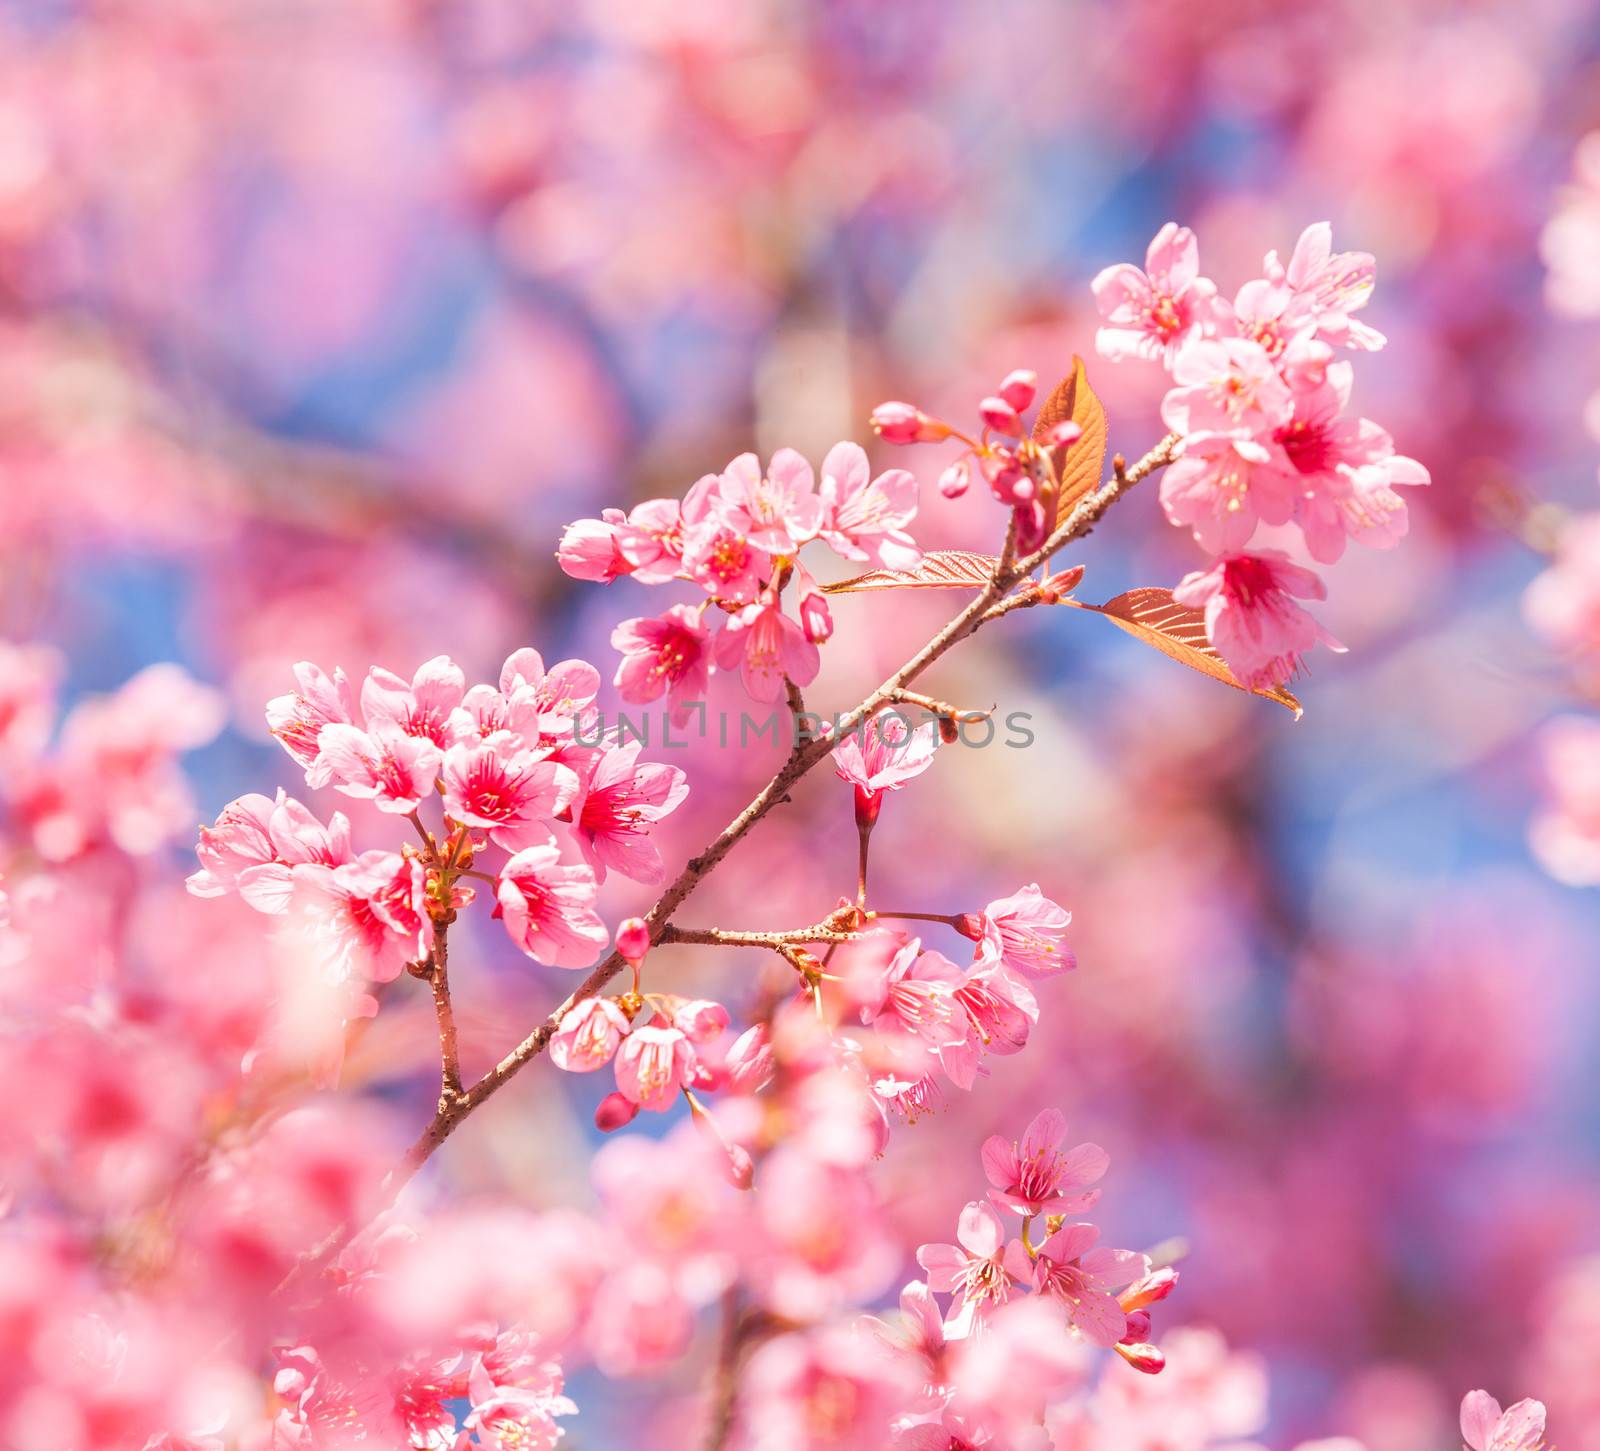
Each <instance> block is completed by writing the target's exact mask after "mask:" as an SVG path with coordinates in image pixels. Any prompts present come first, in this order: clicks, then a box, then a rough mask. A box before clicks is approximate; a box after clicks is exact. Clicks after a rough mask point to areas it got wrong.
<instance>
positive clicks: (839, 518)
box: [821, 443, 922, 569]
mask: <svg viewBox="0 0 1600 1451" xmlns="http://www.w3.org/2000/svg"><path fill="white" fill-rule="evenodd" d="M822 501H823V505H824V514H823V520H822V533H821V537H822V539H823V540H824V541H826V543H827V544H828V545H829V547H830V548H832V549H833V550H834V552H835V553H837V554H840V555H842V556H843V557H844V558H846V559H859V560H862V561H865V562H867V563H870V564H876V565H881V566H882V567H883V568H884V569H910V568H912V567H913V566H914V565H915V564H916V563H917V561H918V560H920V559H921V558H922V551H921V549H919V548H918V547H917V542H916V540H914V539H913V538H912V537H911V536H910V534H908V533H907V532H906V529H907V526H908V525H909V524H910V523H911V521H912V520H913V519H915V518H916V516H917V481H916V479H915V478H914V477H913V476H912V475H911V474H910V473H908V472H907V471H906V470H905V469H889V470H888V471H887V472H885V473H881V474H879V475H878V476H877V478H873V477H872V468H871V465H870V464H868V462H867V455H866V451H865V450H864V449H863V448H862V447H861V445H860V444H856V443H836V444H834V446H833V447H832V448H830V449H829V450H828V455H827V457H826V458H824V459H823V460H822Z"/></svg>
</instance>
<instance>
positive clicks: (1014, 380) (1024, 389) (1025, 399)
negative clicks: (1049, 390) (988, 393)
mask: <svg viewBox="0 0 1600 1451" xmlns="http://www.w3.org/2000/svg"><path fill="white" fill-rule="evenodd" d="M1038 390H1039V375H1038V374H1037V373H1035V372H1034V371H1033V369H1032V368H1017V369H1015V370H1013V371H1012V372H1010V373H1007V374H1006V376H1005V381H1004V382H1002V383H1001V384H1000V396H1001V397H1002V398H1003V399H1005V401H1006V402H1007V403H1009V404H1010V405H1011V406H1012V407H1013V408H1015V409H1016V410H1017V412H1018V413H1021V412H1022V410H1023V409H1024V408H1026V407H1027V406H1028V405H1029V404H1030V403H1032V402H1033V395H1034V394H1035V393H1036V392H1038Z"/></svg>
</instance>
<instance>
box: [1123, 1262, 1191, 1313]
mask: <svg viewBox="0 0 1600 1451" xmlns="http://www.w3.org/2000/svg"><path fill="white" fill-rule="evenodd" d="M1177 1283H1178V1272H1177V1271H1176V1270H1175V1269H1173V1268H1172V1266H1171V1265H1168V1266H1167V1267H1166V1268H1165V1269H1160V1270H1152V1271H1151V1272H1150V1273H1149V1274H1148V1275H1146V1276H1145V1277H1144V1278H1143V1279H1141V1280H1135V1281H1134V1282H1133V1283H1132V1284H1131V1285H1129V1286H1128V1288H1127V1289H1126V1290H1124V1291H1123V1292H1122V1293H1121V1294H1120V1295H1118V1296H1117V1303H1118V1304H1119V1305H1121V1306H1122V1308H1123V1309H1124V1310H1126V1311H1129V1312H1132V1311H1134V1310H1142V1309H1144V1307H1145V1306H1146V1305H1154V1304H1155V1303H1156V1302H1157V1301H1158V1300H1165V1299H1166V1298H1167V1296H1168V1295H1170V1294H1171V1293H1172V1291H1173V1289H1174V1287H1175V1286H1176V1285H1177Z"/></svg>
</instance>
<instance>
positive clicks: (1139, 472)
mask: <svg viewBox="0 0 1600 1451" xmlns="http://www.w3.org/2000/svg"><path fill="white" fill-rule="evenodd" d="M1178 443H1179V439H1178V436H1177V435H1176V434H1168V435H1167V437H1166V438H1164V439H1162V440H1161V442H1160V443H1158V444H1157V445H1156V446H1155V447H1154V448H1153V449H1151V450H1150V452H1149V453H1147V454H1146V455H1145V456H1144V457H1143V458H1141V459H1140V460H1139V461H1138V462H1137V463H1135V464H1134V465H1133V466H1132V467H1130V468H1128V469H1127V470H1126V471H1125V472H1118V473H1117V474H1116V475H1114V476H1113V477H1112V478H1111V479H1109V480H1107V481H1106V482H1105V483H1104V484H1102V485H1101V486H1100V488H1098V489H1097V490H1095V492H1094V493H1092V494H1087V495H1085V496H1084V497H1083V498H1082V499H1080V500H1079V501H1078V503H1077V505H1076V506H1075V507H1074V508H1073V509H1072V512H1071V513H1070V514H1068V516H1067V517H1066V518H1065V519H1064V520H1062V521H1061V522H1060V524H1058V525H1057V526H1056V528H1055V529H1054V530H1053V531H1052V532H1051V534H1050V535H1049V537H1048V538H1046V539H1045V541H1044V543H1043V544H1041V545H1040V546H1039V547H1038V548H1037V549H1036V550H1034V551H1033V552H1032V553H1031V554H1027V555H1024V556H1022V557H1021V558H1016V557H1014V556H1015V548H1014V543H1013V538H1014V533H1015V519H1014V518H1013V520H1012V525H1011V530H1010V531H1009V532H1008V536H1007V548H1006V551H1005V553H1004V555H1002V557H1001V560H1000V562H999V564H998V565H997V567H996V569H995V574H994V577H993V578H992V579H991V580H990V581H989V583H988V584H987V585H986V586H984V588H983V589H981V590H979V591H978V593H977V594H976V595H975V596H974V597H973V599H972V600H971V601H970V602H969V603H968V604H967V606H966V607H965V608H964V609H963V610H962V611H961V612H960V613H959V614H958V615H957V616H956V617H955V618H954V619H953V620H951V621H950V622H949V623H948V624H947V625H945V626H944V628H943V629H941V630H939V631H938V633H937V634H935V635H934V636H933V638H932V639H930V640H929V641H928V642H927V643H926V644H925V645H924V646H923V647H922V648H921V649H920V650H918V651H917V652H916V654H914V655H913V656H912V657H911V658H910V659H909V660H907V661H906V662H905V664H904V665H902V666H901V667H900V668H899V669H898V670H896V671H895V672H894V673H893V674H892V675H890V676H889V678H888V679H887V680H885V681H884V682H883V683H882V684H881V685H879V686H878V688H877V689H876V690H874V691H872V692H871V693H870V694H869V695H867V697H866V698H865V699H864V700H863V701H862V702H861V703H860V704H859V705H857V706H856V707H855V708H854V709H853V710H851V711H850V712H848V713H847V714H846V715H844V716H842V717H840V719H839V721H838V724H837V733H838V735H839V736H841V737H842V736H845V735H848V734H849V733H850V732H851V731H852V730H854V729H855V728H856V727H857V726H858V725H860V724H861V723H862V722H863V721H865V720H866V719H867V718H868V717H869V716H871V715H872V714H873V713H874V712H875V711H877V710H879V709H880V708H882V707H883V706H885V705H889V704H891V703H892V702H893V701H894V699H895V698H896V695H897V694H898V693H899V692H901V691H904V690H905V689H906V687H907V686H909V685H910V684H911V682H912V681H914V680H915V679H917V677H918V676H920V675H921V674H922V672H923V671H924V670H926V669H927V668H928V667H929V666H930V665H932V664H933V663H934V661H936V660H938V659H939V658H940V657H941V656H943V655H944V654H945V653H946V652H947V651H949V650H950V649H951V648H952V647H953V646H955V645H957V644H959V643H960V642H961V641H963V640H965V639H967V638H968V637H969V636H971V635H973V634H975V633H976V632H977V631H978V630H979V629H981V628H982V626H983V625H984V624H985V623H986V622H987V620H988V618H989V612H990V610H991V609H992V608H993V607H994V606H995V605H996V604H997V603H998V602H999V601H1001V600H1002V599H1004V598H1005V596H1006V595H1008V594H1009V593H1010V591H1011V590H1013V589H1014V588H1015V587H1016V586H1017V585H1018V584H1020V583H1021V582H1022V581H1023V580H1024V579H1026V578H1027V576H1028V575H1029V574H1031V573H1032V572H1033V571H1034V570H1035V569H1037V568H1038V567H1039V565H1041V564H1043V563H1044V562H1045V561H1046V560H1048V559H1050V558H1051V556H1052V555H1054V554H1055V553H1056V552H1057V551H1058V550H1060V549H1062V548H1063V547H1065V546H1066V545H1067V544H1070V543H1071V542H1072V541H1074V540H1076V539H1081V538H1082V537H1083V536H1084V535H1086V534H1087V533H1088V532H1089V531H1090V530H1091V529H1092V528H1093V527H1094V526H1095V525H1096V524H1097V523H1099V521H1100V519H1101V517H1102V516H1103V515H1104V514H1105V512H1106V510H1107V509H1109V508H1110V507H1111V506H1112V505H1113V504H1114V503H1116V501H1117V500H1118V499H1119V498H1121V497H1122V495H1123V494H1124V493H1126V492H1127V491H1128V490H1129V489H1130V488H1132V487H1133V486H1134V485H1135V484H1137V483H1138V482H1139V481H1140V480H1141V479H1143V478H1145V477H1146V476H1147V475H1149V474H1151V473H1154V472H1155V470H1156V469H1158V468H1161V467H1162V466H1163V465H1165V464H1168V463H1171V462H1172V459H1173V457H1174V454H1175V452H1176V450H1177V447H1178ZM832 749H833V737H831V736H829V737H823V738H820V739H817V740H812V741H804V742H802V741H799V740H797V741H795V742H794V745H793V747H792V748H791V750H790V752H789V755H788V758H787V759H786V760H785V761H784V763H783V765H782V766H780V767H779V768H778V772H777V774H776V775H774V776H773V778H772V779H771V780H770V781H769V782H768V783H767V784H766V785H765V786H763V787H762V788H761V790H760V791H759V792H757V793H756V795H755V797H754V799H753V800H752V801H751V802H750V804H749V805H748V806H746V807H745V808H744V810H743V811H741V812H740V813H739V814H738V815H737V816H735V817H734V818H733V820H732V821H730V822H729V823H728V824H727V825H726V826H725V827H723V829H722V830H721V831H720V832H718V833H717V835H716V836H715V837H713V838H712V840H711V841H710V843H708V844H707V846H706V847H705V849H704V850H703V851H701V852H700V853H699V855H697V856H695V857H692V858H690V860H689V862H688V863H687V864H686V865H685V867H684V868H683V870H682V871H681V872H679V873H678V875H677V876H676V877H675V878H674V879H673V880H672V882H671V883H670V884H669V885H668V886H667V888H666V890H665V891H663V892H662V894H661V896H660V897H659V898H658V899H657V900H656V903H655V905H654V906H653V907H651V909H650V910H649V912H647V913H646V914H645V918H644V921H645V924H646V926H647V927H648V928H649V930H650V940H651V942H653V943H656V942H660V941H661V940H662V938H663V936H664V935H665V933H666V930H667V926H668V923H669V922H670V920H671V918H672V914H673V913H674V912H676V911H677V910H678V908H679V907H681V906H682V905H683V903H684V901H685V900H686V899H687V898H688V897H689V896H690V894H691V893H693V892H694V891H695V889H696V888H697V887H698V886H699V885H700V883H701V882H703V881H704V880H705V879H706V877H707V876H709V875H710V874H711V872H712V871H714V870H715V869H716V867H717V866H718V865H719V864H720V863H721V861H722V859H723V858H724V857H725V856H727V855H728V853H729V852H730V851H732V850H733V848H734V847H735V846H736V845H738V843H739V842H740V841H742V840H743V839H744V837H745V835H746V834H747V833H748V832H749V831H750V829H751V828H752V827H753V826H755V824H756V823H757V822H758V821H760V820H761V819H762V818H763V817H764V816H765V815H766V814H767V813H768V812H769V811H771V810H772V808H773V807H774V806H776V805H777V804H778V803H779V802H781V801H783V800H785V799H786V798H787V796H788V794H789V790H790V788H791V787H793V786H794V784H795V783H796V782H797V781H799V779H800V778H801V777H802V776H804V775H805V774H806V772H808V771H809V770H811V769H812V767H814V766H816V765H817V764H819V763H820V762H821V761H822V760H823V759H824V758H825V757H827V756H828V755H829V754H830V753H831V751H832ZM626 965H627V964H626V962H625V960H624V958H623V956H622V954H621V953H620V952H612V953H611V954H610V955H609V956H607V957H606V958H604V959H603V960H602V961H601V962H600V964H599V965H598V966H597V967H595V968H594V970H593V971H592V972H590V974H589V975H588V977H586V978H585V979H584V980H583V982H582V983H581V984H579V986H578V987H577V989H576V990H575V991H574V992H573V993H571V994H570V995H569V996H568V997H567V998H566V1000H565V1001H564V1002H563V1003H562V1004H561V1006H560V1007H558V1008H557V1009H556V1010H555V1011H554V1012H553V1013H551V1014H550V1016H549V1017H548V1018H546V1019H545V1021H544V1022H542V1023H540V1024H539V1025H538V1026H537V1027H536V1028H534V1029H533V1030H532V1032H530V1033H529V1034H528V1036H527V1037H525V1038H524V1039H523V1040H522V1041H521V1042H520V1043H518V1044H517V1046H516V1047H515V1048H513V1049H512V1050H511V1051H510V1052H509V1053H507V1054H506V1056H505V1057H504V1058H502V1059H501V1060H500V1061H499V1062H498V1063H497V1064H495V1066H494V1067H493V1068H491V1069H490V1070H489V1071H488V1072H487V1073H485V1074H484V1075H483V1077H482V1078H480V1079H479V1080H478V1081H477V1082H476V1083H474V1084H473V1085H472V1087H471V1088H468V1089H466V1090H465V1091H464V1092H462V1093H459V1094H457V1095H455V1096H454V1097H453V1098H452V1099H451V1100H450V1101H449V1102H448V1103H446V1102H444V1101H443V1100H442V1099H441V1102H440V1105H439V1111H438V1112H437V1113H436V1114H435V1115H434V1117H433V1121H432V1122H431V1123H430V1124H429V1125H428V1126H427V1128H425V1129H424V1130H423V1132H422V1134H421V1135H420V1136H419V1137H418V1138H417V1141H416V1142H415V1143H414V1144H413V1145H412V1146H411V1148H410V1149H409V1150H408V1151H407V1153H406V1156H405V1159H404V1160H403V1161H402V1162H401V1164H400V1165H399V1167H398V1168H396V1170H395V1171H394V1173H393V1174H391V1175H390V1177H389V1180H388V1182H387V1184H386V1186H385V1187H386V1191H387V1193H388V1194H389V1195H393V1194H394V1193H397V1192H398V1191H399V1189H400V1188H401V1187H402V1186H403V1185H404V1184H405V1183H406V1182H407V1181H408V1180H409V1179H410V1178H411V1177H412V1175H414V1174H415V1173H416V1171H417V1170H418V1169H419V1168H420V1167H421V1166H422V1165H423V1164H424V1163H426V1162H427V1160H428V1159H429V1158H430V1157H431V1156H432V1155H433V1153H434V1152H435V1151H436V1150H437V1149H438V1148H439V1146H440V1145H441V1144H443V1143H444V1141H445V1140H446V1139H447V1138H449V1137H450V1135H451V1134H452V1133H454V1132H455V1130H456V1128H457V1126H458V1125H459V1124H460V1123H461V1122H462V1120H463V1119H465V1118H466V1117H467V1116H468V1115H470V1114H471V1113H473V1112H474V1111H476V1110H477V1109H478V1108H480V1107H482V1105H483V1104H485V1103H486V1102H488V1100H489V1099H490V1098H492V1097H493V1096H494V1095H495V1094H496V1093H498V1092H499V1091H500V1090H501V1089H502V1088H504V1087H505V1085H506V1084H507V1083H509V1082H510V1081H511V1080H512V1078H514V1077H515V1076H516V1074H517V1073H518V1072H519V1071H520V1070H521V1069H522V1068H523V1066H524V1065H525V1064H527V1063H529V1062H530V1061H532V1060H533V1059H534V1058H536V1057H538V1056H539V1054H540V1053H542V1052H543V1051H544V1049H545V1046H546V1044H548V1043H549V1041H550V1039H551V1037H553V1036H554V1034H555V1031H556V1028H557V1027H558V1026H559V1025H560V1022H561V1019H562V1018H563V1017H565V1016H566V1014H567V1013H568V1012H570V1011H571V1010H572V1008H573V1007H574V1006H576V1005H577V1004H578V1003H580V1002H582V1001H583V999H584V998H588V997H593V996H594V995H595V994H596V993H598V992H600V991H601V989H603V988H604V987H605V986H606V984H607V983H609V982H610V981H611V980H612V978H614V977H616V976H617V974H618V973H620V972H621V971H622V970H623V968H624V967H625V966H626Z"/></svg>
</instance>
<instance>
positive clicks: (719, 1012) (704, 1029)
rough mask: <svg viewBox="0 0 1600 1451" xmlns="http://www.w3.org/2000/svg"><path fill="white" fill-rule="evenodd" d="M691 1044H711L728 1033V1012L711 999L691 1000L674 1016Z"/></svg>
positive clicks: (675, 1011)
mask: <svg viewBox="0 0 1600 1451" xmlns="http://www.w3.org/2000/svg"><path fill="white" fill-rule="evenodd" d="M672 1018H673V1021H674V1022H675V1023H677V1025H678V1026H679V1027H680V1028H681V1029H682V1030H683V1033H684V1036H685V1037H686V1038H688V1040H689V1041H690V1042H691V1043H709V1042H710V1041H711V1040H712V1039H713V1038H715V1037H718V1036H719V1035H720V1034H722V1033H724V1032H726V1031H727V1027H728V1010H727V1009H726V1008H725V1007H723V1006H722V1004H721V1003H714V1002H712V1001H711V1000H710V999H709V998H691V999H690V1000H689V1001H688V1002H686V1003H684V1004H683V1006H682V1007H679V1008H676V1009H674V1011H673V1014H672Z"/></svg>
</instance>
